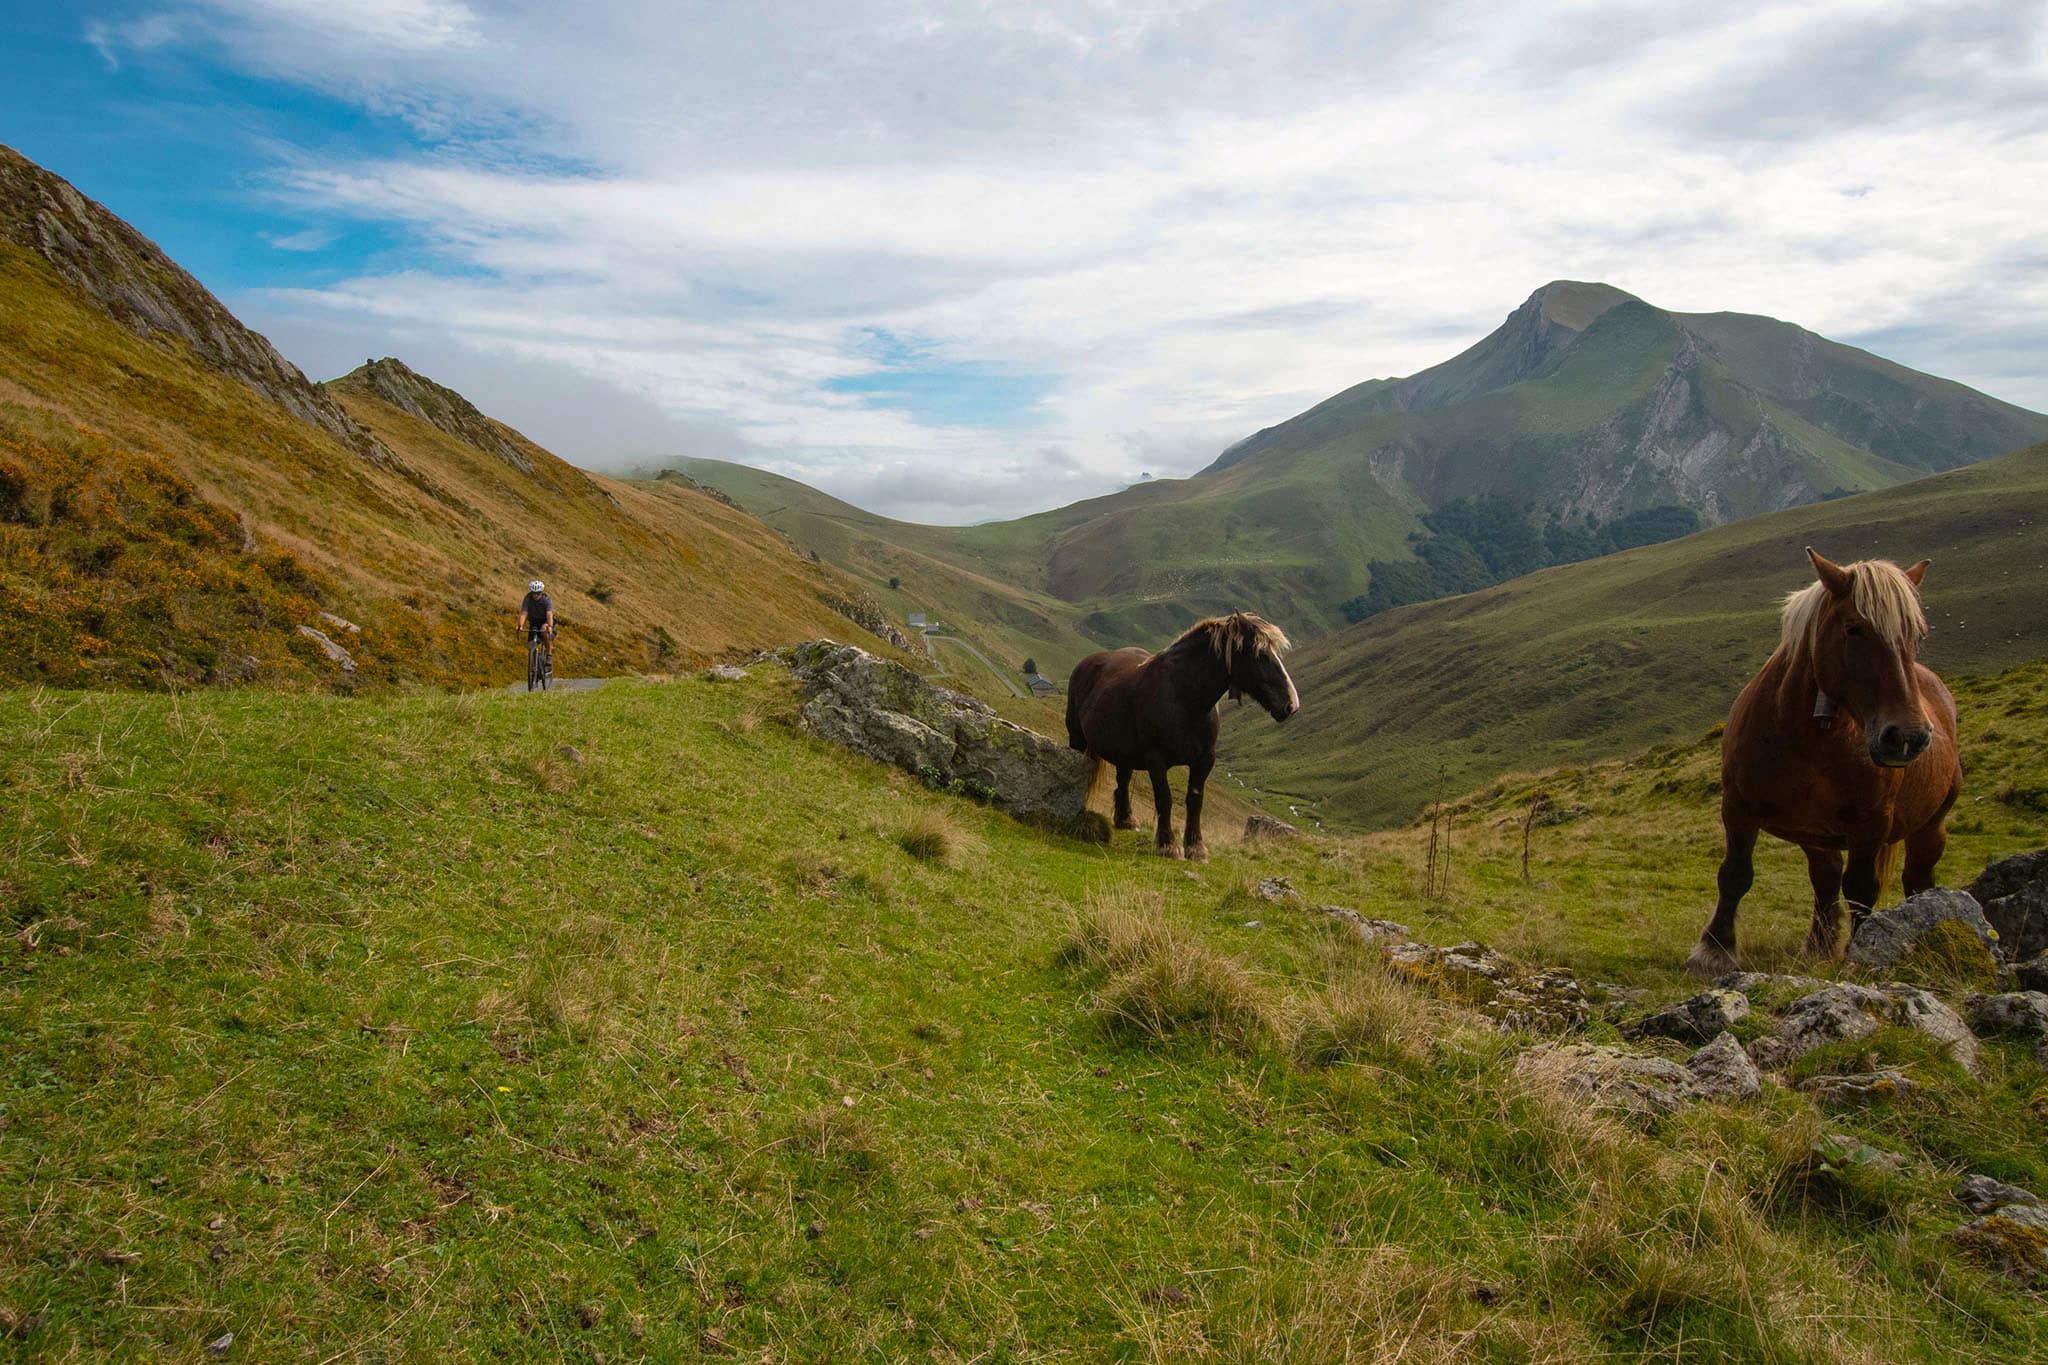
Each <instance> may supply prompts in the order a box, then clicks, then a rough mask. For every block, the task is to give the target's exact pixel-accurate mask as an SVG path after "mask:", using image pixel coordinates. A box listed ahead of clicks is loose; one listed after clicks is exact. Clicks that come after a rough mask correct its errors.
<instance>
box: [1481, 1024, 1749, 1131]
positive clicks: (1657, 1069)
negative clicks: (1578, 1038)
mask: <svg viewBox="0 0 2048 1365" xmlns="http://www.w3.org/2000/svg"><path fill="white" fill-rule="evenodd" d="M1515 1074H1516V1075H1518V1076H1525V1077H1532V1078H1536V1079H1539V1080H1543V1081H1547V1082H1549V1083H1551V1084H1554V1085H1556V1086H1558V1087H1559V1088H1560V1089H1562V1090H1564V1091H1565V1092H1566V1093H1568V1094H1572V1095H1577V1096H1579V1097H1580V1098H1582V1099H1585V1100H1587V1101H1589V1102H1590V1103H1592V1104H1594V1105H1597V1106H1599V1107H1600V1108H1603V1109H1620V1110H1624V1111H1626V1112H1628V1113H1632V1114H1669V1113H1672V1112H1674V1111H1676V1110H1678V1109H1680V1108H1683V1107H1684V1106H1685V1105H1687V1104H1691V1103H1693V1102H1695V1101H1698V1100H1737V1099H1755V1098H1756V1097H1757V1096H1758V1095H1759V1094H1761V1093H1763V1083H1762V1078H1761V1077H1759V1076H1758V1075H1757V1071H1756V1068H1755V1067H1753V1066H1751V1065H1750V1063H1749V1058H1748V1057H1747V1056H1745V1055H1744V1054H1743V1051H1742V1047H1741V1045H1740V1044H1739V1043H1737V1042H1736V1041H1735V1038H1734V1035H1732V1034H1726V1033H1724V1034H1722V1035H1721V1036H1720V1037H1719V1038H1716V1039H1715V1040H1714V1041H1713V1042H1711V1043H1709V1044H1707V1046H1705V1047H1703V1048H1701V1049H1700V1050H1699V1051H1698V1052H1695V1053H1694V1054H1693V1055H1692V1056H1691V1057H1690V1058H1688V1059H1687V1060H1686V1061H1685V1063H1684V1064H1683V1065H1681V1064H1680V1063H1678V1062H1674V1061H1671V1060H1670V1059H1668V1058H1665V1057H1653V1056H1650V1055H1648V1054H1646V1053H1641V1052H1632V1051H1630V1050H1629V1049H1627V1048H1620V1047H1608V1046H1605V1045H1603V1044H1599V1043H1543V1044H1540V1045H1538V1046H1536V1047H1532V1048H1530V1049H1529V1050H1528V1051H1527V1052H1524V1053H1523V1054H1522V1055H1521V1056H1519V1057H1517V1058H1516V1059H1515Z"/></svg>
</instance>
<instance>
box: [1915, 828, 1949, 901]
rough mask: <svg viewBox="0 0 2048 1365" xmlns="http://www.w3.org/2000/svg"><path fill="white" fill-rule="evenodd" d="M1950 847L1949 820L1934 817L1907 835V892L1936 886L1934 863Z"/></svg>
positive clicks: (1926, 889) (1918, 891) (1917, 892)
mask: <svg viewBox="0 0 2048 1365" xmlns="http://www.w3.org/2000/svg"><path fill="white" fill-rule="evenodd" d="M1947 847H1948V821H1947V820H1945V819H1940V818H1937V819H1933V820H1930V821H1928V822H1927V823H1926V824H1924V825H1922V826H1921V827H1920V828H1918V829H1916V830H1914V831H1913V832H1912V833H1911V834H1908V835H1907V836H1906V894H1907V895H1908V896H1917V895H1919V894H1920V893H1921V892H1922V891H1930V890H1932V889H1933V888H1934V865H1935V864H1936V863H1938V862H1940V861H1941V855H1942V851H1943V850H1944V849H1946V848H1947Z"/></svg>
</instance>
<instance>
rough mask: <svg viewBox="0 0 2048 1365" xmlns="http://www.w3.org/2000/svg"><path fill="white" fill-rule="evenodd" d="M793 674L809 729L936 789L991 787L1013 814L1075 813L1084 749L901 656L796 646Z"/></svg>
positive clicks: (1080, 799)
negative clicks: (920, 672) (937, 682)
mask: <svg viewBox="0 0 2048 1365" xmlns="http://www.w3.org/2000/svg"><path fill="white" fill-rule="evenodd" d="M791 671H792V673H793V674H794V675H795V677H796V680H797V686H798V687H799V688H800V689H801V690H802V692H803V694H804V704H803V720H804V724H805V725H806V726H807V727H808V728H809V729H810V731H811V733H812V734H814V735H817V736H818V737H819V738H821V739H827V740H830V741H832V742H833V743H835V744H842V745H844V746H846V747H847V748H849V749H852V750H853V751H854V752H855V753H859V754H865V755H867V756H868V757H869V758H874V759H878V760H880V761H881V762H884V763H889V764H893V765H894V766H896V767H898V768H901V769H903V770H904V771H905V772H910V773H915V774H917V775H918V776H919V777H921V778H923V779H924V780H926V781H927V782H930V783H932V784H933V785H936V786H946V785H949V784H953V783H959V784H961V785H962V786H963V787H966V788H968V789H970V790H974V791H978V792H982V793H986V794H987V796H988V799H989V801H990V803H991V804H993V805H995V806H997V807H998V808H1000V809H1002V810H1006V811H1008V812H1010V813H1011V814H1012V815H1019V816H1026V817H1036V818H1047V819H1051V820H1053V821H1057V822H1065V821H1074V820H1078V819H1079V818H1080V816H1081V814H1082V810H1083V807H1084V804H1085V802H1086V799H1087V792H1088V778H1089V775H1090V772H1091V764H1090V763H1089V760H1088V759H1087V757H1086V756H1084V755H1083V754H1081V753H1079V752H1077V751H1075V750H1073V749H1069V748H1066V747H1065V746H1063V745H1058V744H1054V743H1053V742H1052V741H1051V740H1049V739H1047V738H1045V737H1044V736H1043V735H1039V734H1036V733H1034V732H1032V731H1030V730H1027V729H1025V728H1024V727H1023V726H1021V725H1013V724H1011V723H1010V722H1009V721H1006V720H1003V719H1002V718H1001V717H999V716H997V715H996V713H995V712H994V711H992V710H991V709H990V708H989V707H988V706H987V705H986V704H984V703H982V702H979V701H976V700H975V699H974V698H973V697H967V696H962V695H961V694H960V693H958V692H953V691H949V690H947V689H946V688H943V687H934V686H933V685H932V684H930V683H928V682H926V681H925V680H924V679H923V678H920V677H919V676H917V674H915V673H913V672H911V671H910V670H909V669H907V668H905V667H904V666H903V665H901V664H899V663H895V662H892V661H891V660H888V659H879V658H876V657H875V656H874V655H872V654H870V653H868V652H867V651H866V650H864V649H859V648H856V647H855V646H853V645H842V644H839V643H837V642H836V641H832V640H812V641H810V642H809V643H808V644H802V645H798V646H797V647H796V649H795V650H794V651H793V653H792V656H791Z"/></svg>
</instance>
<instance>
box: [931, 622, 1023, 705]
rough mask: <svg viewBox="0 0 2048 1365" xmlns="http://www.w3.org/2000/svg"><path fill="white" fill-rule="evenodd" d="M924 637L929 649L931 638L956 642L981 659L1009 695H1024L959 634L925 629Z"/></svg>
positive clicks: (1004, 674) (1005, 675) (987, 658)
mask: <svg viewBox="0 0 2048 1365" xmlns="http://www.w3.org/2000/svg"><path fill="white" fill-rule="evenodd" d="M924 638H925V648H926V649H930V648H931V642H932V641H933V640H948V641H951V642H952V643H953V644H956V645H958V646H960V648H962V649H964V650H966V651H967V652H968V653H969V654H972V655H973V656H974V657H975V658H977V659H979V660H981V662H982V663H983V664H984V665H985V666H986V667H987V668H988V671H989V672H991V673H993V674H995V675H996V680H997V681H998V682H1000V683H1002V685H1003V686H1005V687H1007V688H1009V689H1010V695H1011V696H1013V697H1022V696H1024V695H1025V692H1024V689H1023V688H1021V687H1019V686H1017V684H1015V683H1013V682H1011V681H1010V675H1009V674H1007V673H1005V672H1003V670H1002V669H1000V668H997V667H996V666H995V664H994V662H993V661H991V660H990V659H989V657H988V655H986V654H984V653H982V652H981V651H980V650H978V649H976V648H975V647H974V646H973V645H970V644H968V643H967V642H966V641H965V640H963V639H961V638H960V637H959V636H957V635H934V634H932V633H931V632H930V631H926V632H925V637H924ZM933 657H935V658H936V657H937V656H936V655H934V656H933Z"/></svg>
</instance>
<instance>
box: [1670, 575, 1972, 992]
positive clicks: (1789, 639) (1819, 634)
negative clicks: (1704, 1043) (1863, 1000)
mask: <svg viewBox="0 0 2048 1365" xmlns="http://www.w3.org/2000/svg"><path fill="white" fill-rule="evenodd" d="M1806 553H1807V554H1808V555H1809V556H1811V557H1812V559H1813V568H1814V572H1815V573H1817V574H1818V575H1819V581H1818V582H1816V583H1813V584H1811V585H1810V586H1808V587H1806V588H1803V589H1801V590H1800V591H1798V592H1795V593H1793V594H1792V595H1791V596H1789V597H1787V598H1786V599H1785V611H1784V625H1783V630H1782V634H1781V638H1780V640H1779V644H1778V649H1777V652H1776V653H1774V654H1773V655H1771V657H1770V660H1769V661H1768V662H1767V663H1765V664H1764V666H1763V670H1762V671H1761V672H1759V673H1758V674H1757V675H1756V676H1755V677H1754V678H1752V679H1750V682H1749V686H1747V687H1745V688H1743V689H1742V695H1741V696H1739V697H1737V698H1736V699H1735V710H1734V711H1733V713H1731V714H1730V715H1729V717H1728V728H1727V731H1726V732H1725V733H1724V734H1723V735H1722V736H1721V825H1722V828H1723V829H1724V830H1725V831H1726V833H1727V839H1728V847H1727V855H1726V857H1725V858H1724V859H1723V860H1722V862H1721V876H1720V892H1721V894H1720V900H1719V902H1718V903H1717V904H1716V905H1715V907H1714V918H1713V919H1712V920H1711V921H1709V922H1708V924H1707V927H1706V931H1705V932H1704V933H1702V934H1701V935H1700V941H1699V946H1698V947H1696V948H1694V949H1693V953H1692V959H1691V961H1690V962H1689V963H1688V964H1687V965H1688V966H1690V967H1691V968H1692V969H1693V970H1694V971H1696V972H1699V973H1701V974H1703V975H1707V976H1717V975H1719V974H1720V973H1722V972H1725V971H1729V970H1732V969H1733V968H1734V966H1735V907H1736V904H1737V903H1738V902H1740V901H1741V899H1742V894H1743V892H1745V891H1747V890H1749V884H1750V881H1751V880H1752V878H1753V875H1754V874H1753V871H1752V868H1751V861H1750V857H1751V851H1752V850H1753V849H1754V848H1755V847H1756V836H1757V834H1758V832H1759V831H1762V832H1765V833H1769V834H1773V835H1775V836H1777V837H1778V838H1780V839H1783V840H1785V841H1786V842H1788V843H1794V844H1797V845H1799V846H1800V847H1801V848H1802V849H1804V850H1806V871H1807V875H1808V877H1809V878H1811V880H1812V882H1813V927H1812V929H1811V930H1810V931H1809V932H1808V934H1807V938H1806V948H1807V951H1808V952H1810V953H1813V954H1815V955H1818V956H1822V957H1833V956H1834V955H1835V953H1836V952H1838V951H1839V950H1840V948H1841V947H1842V934H1841V930H1842V914H1841V906H1840V902H1839V899H1838V898H1839V897H1841V896H1843V895H1846V896H1847V898H1848V901H1849V912H1850V915H1851V917H1852V922H1859V923H1860V922H1861V920H1862V918H1863V916H1865V915H1867V914H1869V913H1870V911H1871V909H1872V908H1873V907H1874V906H1875V905H1876V903H1877V898H1878V896H1879V895H1880V894H1881V893H1882V891H1883V889H1884V884H1885V882H1887V881H1888V880H1889V879H1890V876H1891V870H1892V868H1893V867H1894V866H1895V865H1896V864H1897V862H1898V854H1899V846H1900V845H1901V844H1903V845H1904V846H1905V853H1906V878H1905V884H1906V894H1907V895H1909V896H1910V895H1913V894H1915V893H1917V892H1920V891H1925V890H1926V889H1927V888H1928V887H1930V886H1933V885H1934V865H1935V864H1936V863H1937V862H1939V861H1941V851H1942V849H1943V848H1944V847H1945V846H1946V845H1947V843H1948V830H1947V829H1946V827H1945V826H1944V824H1943V821H1944V819H1945V818H1946V817H1947V815H1948V810H1949V807H1950V806H1952V805H1954V804H1955V800H1956V796H1957V795H1958V794H1959V793H1960V792H1961V791H1962V784H1963V770H1962V764H1961V761H1960V760H1959V758H1958V757H1957V751H1956V703H1955V699H1954V698H1953V697H1951V696H1949V693H1948V688H1946V687H1944V686H1942V682H1941V679H1940V678H1937V677H1936V676H1935V675H1934V674H1933V672H1932V671H1931V670H1929V669H1926V668H1923V667H1921V665H1920V663H1919V659H1918V654H1919V651H1920V640H1921V637H1923V636H1924V635H1926V633H1927V618H1926V617H1925V616H1924V615H1922V614H1921V611H1920V591H1919V589H1920V580H1921V578H1922V577H1923V576H1925V574H1926V572H1927V561H1926V560H1924V559H1923V560H1921V561H1920V562H1919V563H1918V564H1915V565H1914V566H1913V567H1912V568H1910V569H1900V568H1899V567H1898V566H1897V565H1895V564H1891V563H1889V562H1887V561H1885V560H1881V559H1870V560H1864V561H1863V562H1862V563H1860V564H1849V565H1837V564H1831V563H1829V562H1828V561H1827V560H1825V559H1823V558H1821V557H1820V556H1819V555H1817V554H1814V552H1813V550H1812V549H1811V548H1809V549H1808V550H1807V552H1806ZM1845 852H1846V853H1847V854H1848V871H1847V873H1846V874H1845V873H1844V871H1843V868H1842V856H1843V854H1844V853H1845Z"/></svg>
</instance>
